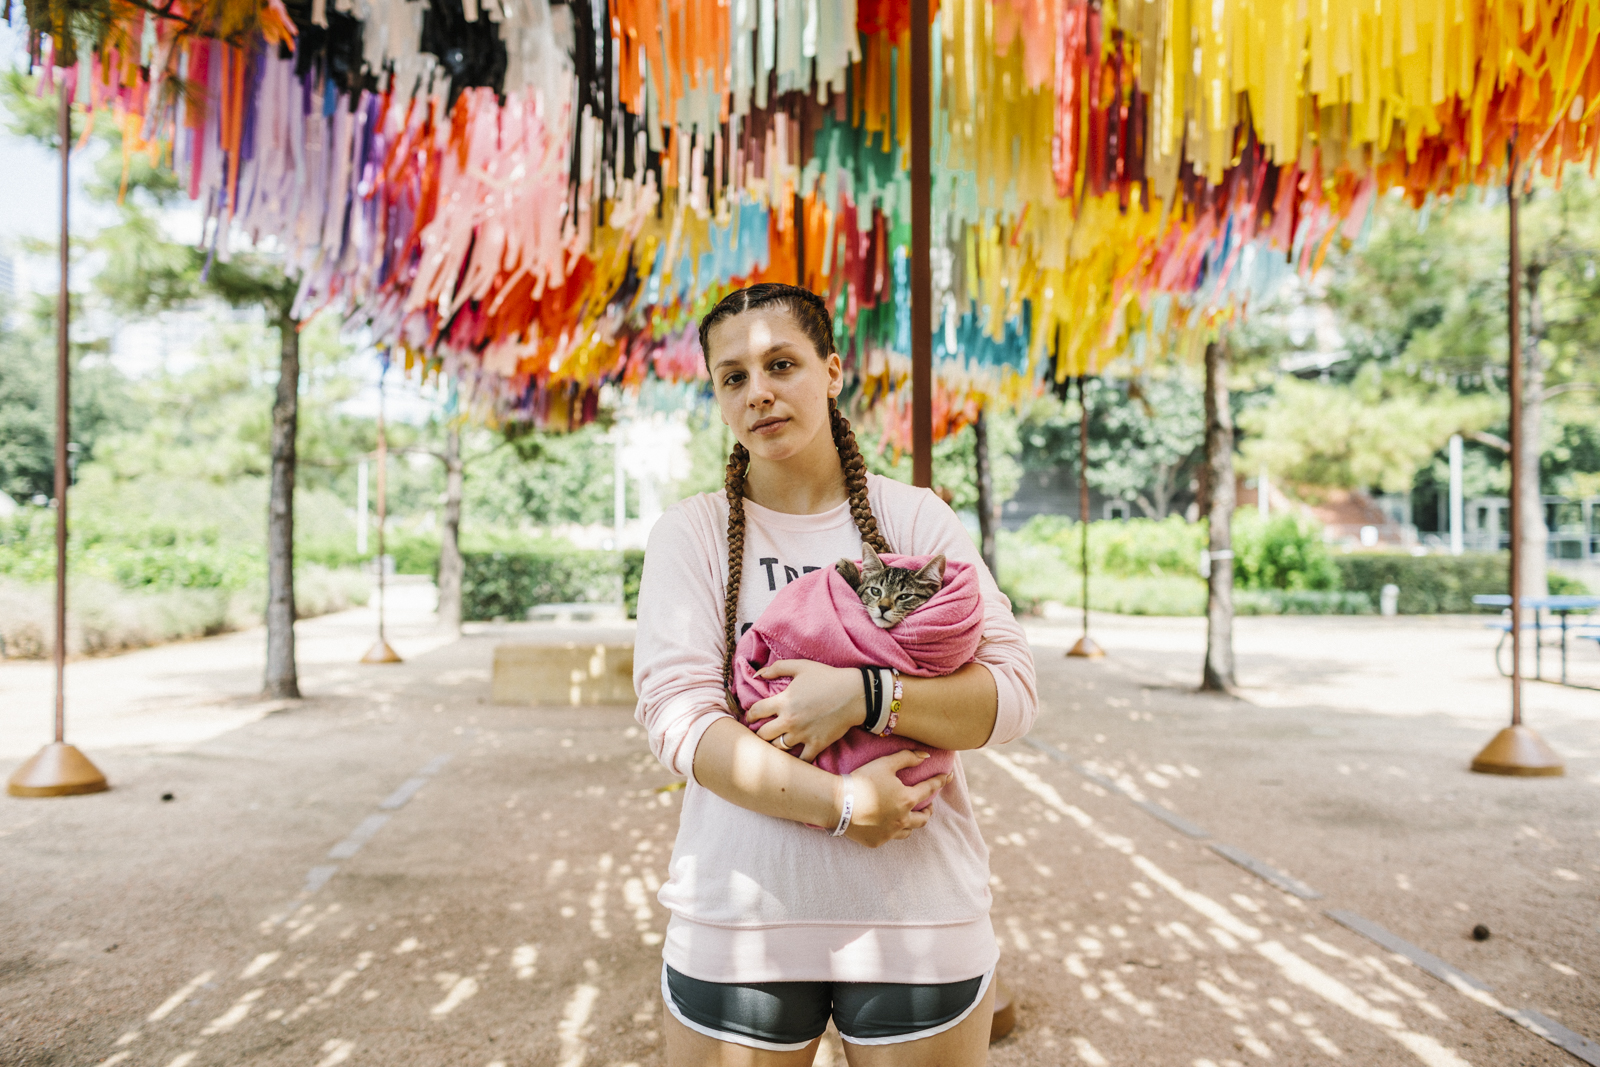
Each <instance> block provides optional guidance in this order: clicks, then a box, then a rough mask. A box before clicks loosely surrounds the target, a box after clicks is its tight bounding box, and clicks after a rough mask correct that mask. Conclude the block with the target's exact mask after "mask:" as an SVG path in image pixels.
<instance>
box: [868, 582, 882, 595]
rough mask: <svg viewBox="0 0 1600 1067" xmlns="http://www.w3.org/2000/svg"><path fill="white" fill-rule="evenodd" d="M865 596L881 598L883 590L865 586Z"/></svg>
mask: <svg viewBox="0 0 1600 1067" xmlns="http://www.w3.org/2000/svg"><path fill="white" fill-rule="evenodd" d="M867 595H868V596H882V595H883V590H882V589H879V588H878V587H877V586H875V585H869V586H867Z"/></svg>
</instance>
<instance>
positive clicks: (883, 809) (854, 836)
mask: <svg viewBox="0 0 1600 1067" xmlns="http://www.w3.org/2000/svg"><path fill="white" fill-rule="evenodd" d="M927 758H928V754H927V753H926V752H914V751H912V750H910V749H906V750H904V751H901V752H895V753H892V754H890V755H887V756H884V757H882V758H880V759H875V760H873V761H872V762H871V763H868V764H866V765H864V766H862V767H858V768H856V769H855V770H854V771H851V772H850V790H851V793H852V795H853V799H852V801H851V805H852V811H851V815H850V828H849V829H848V830H846V831H845V832H844V835H845V836H846V837H848V838H849V839H850V840H852V841H854V842H856V843H858V844H862V845H866V846H867V847H868V848H877V847H878V846H879V845H881V844H883V843H884V842H886V841H900V840H903V839H905V838H907V837H910V836H911V831H913V830H917V829H920V828H921V827H923V826H926V825H927V823H928V818H929V816H930V815H932V814H933V809H932V808H929V809H927V810H924V811H916V810H914V809H915V808H916V806H917V805H918V804H921V803H922V802H923V801H924V800H927V799H928V798H929V797H931V796H933V795H934V794H935V793H937V792H938V791H939V790H941V789H943V788H944V787H945V786H946V785H948V784H949V783H950V778H951V776H950V775H948V774H939V775H935V776H934V777H932V778H929V779H928V780H927V781H925V782H918V783H917V784H916V785H906V784H905V783H904V782H902V781H901V780H900V778H899V775H898V773H897V772H899V771H903V770H905V769H906V768H907V767H915V766H916V765H917V764H919V763H921V762H922V761H923V760H925V759H927ZM840 782H841V786H840V790H839V794H840V795H839V806H840V809H841V810H843V807H844V787H843V784H842V783H843V779H840Z"/></svg>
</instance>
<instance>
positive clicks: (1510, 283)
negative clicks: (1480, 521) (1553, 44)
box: [1506, 147, 1537, 726]
mask: <svg viewBox="0 0 1600 1067" xmlns="http://www.w3.org/2000/svg"><path fill="white" fill-rule="evenodd" d="M1506 152H1507V156H1508V162H1509V164H1510V165H1509V166H1508V167H1507V169H1506V207H1507V209H1508V214H1509V218H1510V224H1509V225H1510V239H1511V242H1510V243H1511V254H1510V265H1509V271H1508V277H1507V285H1506V295H1507V298H1508V303H1507V306H1506V316H1507V322H1506V330H1507V332H1508V333H1509V334H1510V335H1511V337H1510V342H1511V344H1510V351H1509V353H1508V356H1507V361H1506V362H1507V366H1506V388H1507V391H1508V392H1509V393H1510V397H1511V515H1510V520H1511V582H1510V585H1511V725H1512V726H1521V725H1522V523H1523V520H1524V519H1526V518H1527V516H1525V515H1523V514H1522V503H1521V500H1522V448H1523V440H1522V300H1521V299H1520V294H1521V292H1522V289H1521V282H1522V242H1521V240H1520V237H1521V234H1520V233H1519V232H1518V231H1519V230H1520V229H1521V227H1520V226H1519V225H1518V219H1517V157H1516V149H1515V148H1514V147H1508V148H1507V150H1506ZM1535 638H1536V639H1537V634H1536V635H1535Z"/></svg>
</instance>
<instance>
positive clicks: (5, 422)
mask: <svg viewBox="0 0 1600 1067" xmlns="http://www.w3.org/2000/svg"><path fill="white" fill-rule="evenodd" d="M75 302H77V301H75ZM7 312H8V309H6V308H4V307H0V492H3V493H6V494H8V495H9V496H11V497H12V498H14V499H16V500H18V501H27V500H29V499H31V498H33V497H36V496H43V497H49V496H50V495H51V494H52V493H53V492H54V488H53V479H54V478H55V451H54V450H55V444H54V442H55V432H56V430H55V418H54V415H53V412H54V411H55V396H56V373H55V367H56V363H55V351H54V347H55V344H54V334H55V322H54V318H55V308H54V297H48V298H45V297H41V298H38V299H36V300H35V301H33V305H32V307H31V308H30V314H29V315H28V317H27V318H26V319H25V320H23V321H22V322H21V323H19V324H17V325H15V326H13V325H10V324H9V322H8V320H9V319H10V315H9V314H8V313H7ZM74 315H76V310H75V311H74ZM105 348H106V345H105V344H104V343H103V342H95V341H87V342H86V341H84V340H82V339H79V340H77V341H74V342H73V344H72V347H71V352H70V357H71V360H72V390H71V398H70V399H71V403H72V423H71V425H72V438H73V440H72V443H73V444H75V445H77V446H78V455H79V456H85V455H87V454H89V453H90V452H92V451H93V449H94V446H95V444H96V442H97V441H99V440H100V439H101V438H102V437H103V436H105V435H107V434H114V433H116V432H117V431H119V430H122V429H124V428H126V427H129V426H132V425H136V424H138V423H139V422H140V421H142V420H143V418H144V415H145V412H144V411H143V409H142V406H141V405H140V404H139V402H138V401H137V400H136V399H135V397H134V395H133V391H132V390H131V389H130V388H129V386H128V382H127V379H126V378H124V377H123V375H122V373H121V372H120V371H118V370H117V369H116V367H114V366H112V365H111V364H110V363H109V362H108V361H107V360H106V359H105Z"/></svg>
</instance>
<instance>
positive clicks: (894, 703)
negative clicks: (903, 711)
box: [880, 671, 905, 737]
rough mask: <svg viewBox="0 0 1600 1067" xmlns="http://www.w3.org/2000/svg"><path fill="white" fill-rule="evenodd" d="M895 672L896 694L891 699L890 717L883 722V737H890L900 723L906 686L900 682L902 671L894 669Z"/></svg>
mask: <svg viewBox="0 0 1600 1067" xmlns="http://www.w3.org/2000/svg"><path fill="white" fill-rule="evenodd" d="M893 674H894V694H893V696H891V697H890V699H889V717H888V719H887V721H885V722H884V724H883V730H882V732H881V734H880V736H882V737H888V736H889V735H890V734H892V733H894V728H895V727H896V726H899V725H900V701H901V699H902V698H903V697H904V696H905V687H904V686H902V685H901V684H900V672H899V671H894V672H893Z"/></svg>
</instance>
